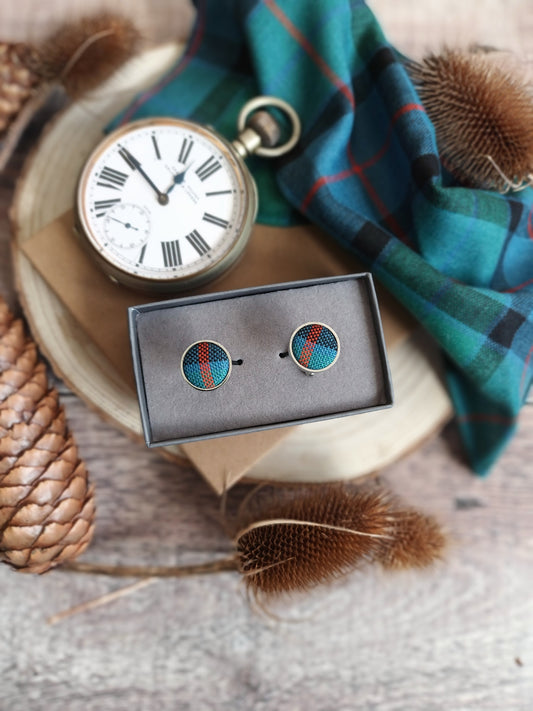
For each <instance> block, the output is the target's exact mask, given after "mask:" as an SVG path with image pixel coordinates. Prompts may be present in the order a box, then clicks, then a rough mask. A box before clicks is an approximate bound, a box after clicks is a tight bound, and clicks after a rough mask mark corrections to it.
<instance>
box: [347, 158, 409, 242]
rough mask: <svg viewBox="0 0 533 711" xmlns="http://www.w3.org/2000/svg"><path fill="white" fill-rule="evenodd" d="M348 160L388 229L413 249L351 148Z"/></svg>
mask: <svg viewBox="0 0 533 711" xmlns="http://www.w3.org/2000/svg"><path fill="white" fill-rule="evenodd" d="M348 160H349V161H350V163H351V165H352V169H353V171H354V173H355V174H356V175H357V176H358V177H359V179H360V180H361V182H362V183H363V186H364V188H365V190H366V192H367V193H368V196H369V197H370V199H371V200H372V202H373V203H374V205H375V206H376V207H377V209H378V210H379V212H380V213H381V215H382V217H383V219H384V221H385V224H386V225H387V227H389V229H390V231H391V232H392V233H393V234H394V235H395V236H396V237H398V239H400V240H401V241H402V242H404V243H405V244H407V245H409V246H411V247H412V246H413V243H412V242H411V240H410V238H409V236H408V235H407V234H406V233H405V232H404V231H403V229H402V228H401V226H400V224H399V223H398V222H397V220H396V218H395V217H394V216H393V215H391V214H390V213H389V211H388V210H387V206H386V205H385V203H384V202H383V200H382V199H381V198H380V197H379V195H378V193H377V191H376V189H375V188H374V186H373V185H372V183H371V182H370V180H369V179H368V178H367V176H366V175H365V174H364V172H363V168H362V166H360V165H359V164H358V163H357V162H356V160H355V158H354V157H353V155H352V152H351V149H350V146H348Z"/></svg>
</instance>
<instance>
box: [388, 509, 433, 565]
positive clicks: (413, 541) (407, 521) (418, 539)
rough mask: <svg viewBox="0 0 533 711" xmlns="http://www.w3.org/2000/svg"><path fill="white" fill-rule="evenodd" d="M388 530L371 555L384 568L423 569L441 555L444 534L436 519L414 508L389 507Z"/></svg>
mask: <svg viewBox="0 0 533 711" xmlns="http://www.w3.org/2000/svg"><path fill="white" fill-rule="evenodd" d="M388 532H389V537H388V538H383V539H382V540H381V541H380V543H379V546H378V547H377V548H376V551H375V555H374V561H375V562H377V563H380V564H381V565H382V566H383V567H384V568H386V569H387V570H402V569H407V568H426V567H427V566H429V565H431V564H432V563H433V562H434V561H435V560H437V559H439V558H441V557H442V554H443V551H444V549H445V548H446V537H445V535H444V533H443V531H442V529H441V527H440V525H439V523H438V522H437V521H436V519H435V518H433V516H427V515H425V514H423V513H420V512H419V511H416V510H415V509H408V508H402V507H398V508H395V507H392V508H391V512H390V517H389V522H388Z"/></svg>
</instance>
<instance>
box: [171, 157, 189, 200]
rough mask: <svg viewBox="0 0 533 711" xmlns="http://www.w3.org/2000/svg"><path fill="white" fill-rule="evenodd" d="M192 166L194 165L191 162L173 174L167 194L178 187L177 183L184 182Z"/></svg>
mask: <svg viewBox="0 0 533 711" xmlns="http://www.w3.org/2000/svg"><path fill="white" fill-rule="evenodd" d="M191 166H192V163H189V165H188V166H187V167H186V168H184V169H183V170H182V171H181V172H179V173H175V174H174V175H173V176H172V185H171V186H170V187H169V189H168V190H167V191H166V193H165V195H168V194H169V193H171V192H172V191H173V190H174V188H175V187H176V185H180V184H181V183H183V181H184V180H185V173H186V172H187V171H188V170H189V168H190V167H191ZM167 168H168V166H167ZM169 170H170V169H169ZM170 172H172V171H170Z"/></svg>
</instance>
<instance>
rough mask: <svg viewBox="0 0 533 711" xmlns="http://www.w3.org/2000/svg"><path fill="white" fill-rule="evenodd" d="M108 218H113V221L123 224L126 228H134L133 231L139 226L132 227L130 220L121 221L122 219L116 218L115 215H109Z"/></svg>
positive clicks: (137, 229)
mask: <svg viewBox="0 0 533 711" xmlns="http://www.w3.org/2000/svg"><path fill="white" fill-rule="evenodd" d="M109 219H111V220H114V222H119V223H120V224H121V225H124V227H125V228H126V229H127V230H130V229H131V230H135V232H138V231H139V228H138V227H134V226H133V225H132V224H131V223H130V222H122V220H117V218H116V217H110V218H109Z"/></svg>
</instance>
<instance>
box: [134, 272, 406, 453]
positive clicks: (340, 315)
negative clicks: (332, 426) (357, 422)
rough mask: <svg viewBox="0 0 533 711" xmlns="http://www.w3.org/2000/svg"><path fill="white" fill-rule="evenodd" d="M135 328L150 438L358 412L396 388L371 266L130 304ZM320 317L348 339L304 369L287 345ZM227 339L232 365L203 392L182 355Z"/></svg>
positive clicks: (381, 403)
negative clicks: (333, 354)
mask: <svg viewBox="0 0 533 711" xmlns="http://www.w3.org/2000/svg"><path fill="white" fill-rule="evenodd" d="M129 319H130V336H131V343H132V353H133V361H134V369H135V376H136V381H137V390H138V395H139V403H140V408H141V416H142V420H143V428H144V433H145V439H146V443H147V444H148V446H160V445H169V444H180V443H184V442H190V441H194V440H198V439H205V438H210V437H218V436H223V435H229V434H238V433H239V434H240V433H244V432H253V431H257V430H260V429H268V428H271V427H281V426H286V425H295V424H301V423H303V422H313V421H316V420H320V419H326V418H330V417H340V416H343V415H352V414H355V413H357V412H365V411H368V410H374V409H378V408H382V407H387V406H390V405H391V404H392V386H391V382H390V373H389V368H388V364H387V359H386V353H385V347H384V342H383V334H382V330H381V323H380V319H379V313H378V309H377V303H376V298H375V292H374V288H373V283H372V279H371V276H370V275H369V274H356V275H349V276H347V277H330V278H327V279H317V280H309V281H305V282H290V283H287V284H277V285H271V286H267V287H258V288H254V289H241V290H238V291H233V292H224V293H219V294H208V295H203V296H197V297H187V298H180V299H173V300H171V301H166V302H160V303H157V304H148V305H145V306H138V307H131V308H130V310H129ZM309 321H320V322H323V323H325V324H327V325H329V326H331V328H333V330H334V331H336V333H337V334H338V336H339V339H340V344H341V347H340V355H339V359H338V361H337V362H336V363H335V365H334V366H333V367H332V368H330V369H329V370H327V371H325V372H324V373H319V374H316V375H313V376H309V375H306V374H305V373H303V372H302V371H301V370H299V369H298V368H297V366H296V365H295V364H294V362H293V361H292V360H291V358H288V357H286V358H281V357H280V353H283V352H286V351H287V349H288V343H289V339H290V336H291V334H292V333H293V331H294V330H295V329H296V328H297V327H298V326H299V325H301V324H303V323H306V322H309ZM202 339H206V340H213V341H218V342H219V343H221V344H223V345H224V346H225V348H226V349H227V350H228V351H229V353H230V354H231V357H232V359H233V360H237V359H242V360H243V364H242V365H234V366H233V369H232V373H231V376H230V378H229V380H228V381H227V382H226V383H224V385H222V386H221V387H220V388H218V389H216V390H212V391H209V392H202V391H200V390H196V389H195V388H192V387H191V386H190V385H189V384H188V383H187V382H186V381H185V380H184V379H183V377H182V375H181V371H180V361H181V357H182V354H183V352H184V351H185V350H186V348H187V347H188V346H189V345H190V344H191V343H194V342H195V341H198V340H202Z"/></svg>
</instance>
